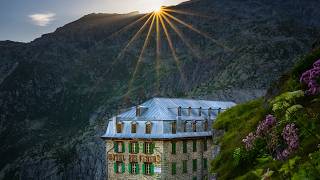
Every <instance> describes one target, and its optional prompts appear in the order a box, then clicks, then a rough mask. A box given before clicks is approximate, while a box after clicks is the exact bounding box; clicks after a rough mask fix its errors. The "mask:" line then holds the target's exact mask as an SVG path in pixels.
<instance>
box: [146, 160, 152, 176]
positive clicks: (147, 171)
mask: <svg viewBox="0 0 320 180" xmlns="http://www.w3.org/2000/svg"><path fill="white" fill-rule="evenodd" d="M150 166H151V164H150V163H145V168H146V174H147V175H150V174H151V167H150Z"/></svg>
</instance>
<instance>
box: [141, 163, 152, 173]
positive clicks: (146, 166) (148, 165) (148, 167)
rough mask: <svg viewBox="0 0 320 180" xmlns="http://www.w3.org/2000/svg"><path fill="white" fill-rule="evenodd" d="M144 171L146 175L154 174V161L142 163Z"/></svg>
mask: <svg viewBox="0 0 320 180" xmlns="http://www.w3.org/2000/svg"><path fill="white" fill-rule="evenodd" d="M142 173H143V174H145V175H153V174H154V165H153V164H152V163H144V164H143V165H142Z"/></svg>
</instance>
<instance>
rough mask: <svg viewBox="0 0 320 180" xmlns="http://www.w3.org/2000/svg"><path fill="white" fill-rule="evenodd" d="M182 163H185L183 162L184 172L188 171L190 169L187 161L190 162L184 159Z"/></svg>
mask: <svg viewBox="0 0 320 180" xmlns="http://www.w3.org/2000/svg"><path fill="white" fill-rule="evenodd" d="M182 163H183V164H182V166H183V167H182V169H183V173H187V171H188V167H187V163H188V162H187V161H186V160H184V161H183V162H182Z"/></svg>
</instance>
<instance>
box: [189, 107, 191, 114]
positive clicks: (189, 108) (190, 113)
mask: <svg viewBox="0 0 320 180" xmlns="http://www.w3.org/2000/svg"><path fill="white" fill-rule="evenodd" d="M188 116H191V107H189V108H188Z"/></svg>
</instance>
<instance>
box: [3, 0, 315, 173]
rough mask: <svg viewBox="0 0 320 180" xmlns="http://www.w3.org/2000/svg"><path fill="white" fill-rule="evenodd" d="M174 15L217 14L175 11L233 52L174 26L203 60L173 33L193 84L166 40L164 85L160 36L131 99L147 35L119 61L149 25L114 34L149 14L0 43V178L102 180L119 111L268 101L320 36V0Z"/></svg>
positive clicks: (231, 0) (189, 7)
mask: <svg viewBox="0 0 320 180" xmlns="http://www.w3.org/2000/svg"><path fill="white" fill-rule="evenodd" d="M172 8H174V9H177V10H184V11H191V12H198V13H201V14H205V15H208V16H210V17H211V18H203V17H200V16H186V15H182V14H177V13H173V15H174V16H176V17H178V18H180V19H182V20H184V21H186V22H188V23H190V24H192V25H193V26H194V27H196V28H198V29H201V30H202V31H203V32H206V33H207V34H209V35H210V36H211V37H213V38H215V39H217V40H218V41H219V42H220V43H223V44H224V45H226V46H228V47H229V48H231V49H232V51H228V50H226V49H224V48H221V47H220V46H218V45H217V44H216V43H214V42H212V41H211V40H209V39H208V38H204V37H203V36H201V35H199V34H197V33H195V32H193V31H191V30H189V29H187V28H185V27H183V26H182V25H179V24H178V23H175V25H176V26H177V27H178V28H179V29H181V31H182V32H183V33H184V35H185V37H187V40H188V41H190V42H192V45H193V48H194V49H196V50H197V52H198V54H199V55H200V58H198V57H196V56H194V54H192V52H191V51H190V50H189V49H188V48H187V47H186V46H185V45H184V44H183V42H182V41H181V40H180V39H179V37H178V36H177V35H176V34H175V33H174V32H173V30H172V29H169V30H168V31H169V34H170V36H171V39H172V41H173V45H174V47H175V50H176V52H177V56H178V58H179V59H180V62H181V69H182V71H183V73H184V76H185V79H186V82H187V83H185V82H184V81H183V80H181V77H180V75H179V71H178V68H177V66H176V64H175V61H174V60H173V58H172V56H171V52H170V49H169V46H168V43H167V42H166V39H165V38H164V33H163V32H161V37H162V38H161V42H162V43H161V66H160V68H159V69H160V71H159V75H160V76H159V77H157V73H156V66H155V64H156V62H155V35H154V34H153V36H152V37H151V41H150V43H149V46H148V48H147V51H146V53H145V54H144V56H143V59H142V62H141V66H140V68H139V69H138V71H137V72H138V73H137V75H136V78H135V79H134V80H133V84H132V87H131V89H130V93H129V97H130V98H127V97H128V96H126V93H127V92H128V84H129V82H130V80H131V78H132V75H133V72H134V67H135V65H136V63H137V60H138V57H139V53H140V51H141V47H142V45H143V41H144V38H145V36H146V32H144V33H142V35H141V37H139V38H138V39H137V40H136V41H134V43H133V44H132V45H131V46H130V47H129V49H128V50H127V51H126V52H125V54H124V55H123V56H122V57H121V58H119V59H117V58H116V57H117V56H118V54H119V52H120V51H121V50H122V49H123V48H124V47H125V45H126V43H127V42H128V40H129V39H130V38H131V37H132V36H133V35H134V33H135V32H136V31H138V29H139V28H140V26H142V23H143V22H140V23H137V25H136V26H133V27H131V28H130V29H128V30H127V31H125V32H123V33H120V34H118V35H116V36H112V34H113V33H115V32H117V31H118V30H120V29H121V28H122V27H124V26H125V25H127V24H129V23H130V22H133V21H134V20H136V19H138V18H140V17H142V16H143V15H140V14H136V13H131V14H126V15H120V14H89V15H87V16H84V17H82V18H80V19H79V20H77V21H75V22H72V23H70V24H67V25H65V26H64V27H61V28H58V29H57V30H56V31H55V32H53V33H50V34H46V35H43V36H42V37H40V38H38V39H36V40H34V41H32V42H31V43H25V44H21V43H15V42H1V43H0V46H1V49H0V55H1V56H0V70H1V71H0V75H1V76H0V77H1V78H0V114H1V116H0V138H1V139H2V143H1V145H0V156H1V157H4V158H3V159H2V161H1V162H0V169H1V170H0V178H1V177H6V178H8V179H11V178H12V177H15V178H17V179H24V178H25V179H28V178H34V177H38V178H39V179H45V178H50V177H51V178H53V179H92V177H94V179H104V178H105V169H104V167H105V158H104V144H103V142H102V141H101V140H100V139H99V135H100V133H101V131H102V130H103V129H105V119H107V118H108V117H110V116H111V115H112V114H113V113H115V112H116V111H117V110H118V109H119V108H122V107H126V106H129V105H132V104H136V103H138V101H139V100H140V101H141V100H145V99H146V98H149V97H152V96H155V95H158V96H170V97H176V96H189V97H201V98H209V99H216V100H217V99H221V100H224V99H228V100H234V101H237V102H243V101H246V100H248V99H252V98H255V97H258V96H261V95H263V94H264V92H265V91H266V89H267V87H268V86H269V85H270V84H271V82H273V81H274V80H276V79H277V78H278V77H279V76H280V74H281V73H282V72H283V71H285V70H287V69H289V68H290V67H291V66H292V64H294V62H295V61H296V59H295V57H297V56H299V55H300V54H302V53H304V52H306V51H308V50H309V49H310V48H311V46H312V44H313V42H314V41H315V37H317V36H319V32H320V31H319V29H320V19H319V18H317V17H319V16H318V15H319V14H318V13H319V12H318V11H317V9H319V8H320V7H319V3H317V1H316V0H315V1H312V0H311V1H308V2H302V1H298V0H296V1H289V2H283V1H280V0H279V1H273V2H272V3H270V2H268V1H265V0H246V1H239V0H227V1H211V0H200V1H199V0H195V1H190V2H186V3H182V4H181V5H178V6H176V7H172ZM113 62H114V63H113ZM257 67H259V68H257ZM157 81H159V86H158V85H157ZM158 87H159V88H158ZM48 166H49V167H50V169H49V170H48V168H47V167H48Z"/></svg>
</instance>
